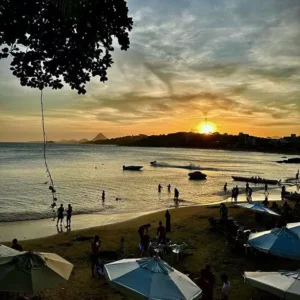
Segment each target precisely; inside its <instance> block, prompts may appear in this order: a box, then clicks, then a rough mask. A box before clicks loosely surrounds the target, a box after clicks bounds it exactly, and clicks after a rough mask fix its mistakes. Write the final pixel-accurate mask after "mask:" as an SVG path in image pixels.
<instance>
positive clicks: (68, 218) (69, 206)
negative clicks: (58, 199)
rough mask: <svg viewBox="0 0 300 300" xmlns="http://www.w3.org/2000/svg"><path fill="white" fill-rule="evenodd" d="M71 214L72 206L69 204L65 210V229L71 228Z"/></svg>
mask: <svg viewBox="0 0 300 300" xmlns="http://www.w3.org/2000/svg"><path fill="white" fill-rule="evenodd" d="M72 212H73V208H72V205H71V204H69V205H68V209H67V226H66V227H69V228H70V227H71V218H72Z"/></svg>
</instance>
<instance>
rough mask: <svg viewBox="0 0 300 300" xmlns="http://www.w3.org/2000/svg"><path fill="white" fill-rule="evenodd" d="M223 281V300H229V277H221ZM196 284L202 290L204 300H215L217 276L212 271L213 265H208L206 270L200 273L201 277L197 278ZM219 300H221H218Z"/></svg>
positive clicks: (224, 275) (223, 275)
mask: <svg viewBox="0 0 300 300" xmlns="http://www.w3.org/2000/svg"><path fill="white" fill-rule="evenodd" d="M221 280H222V282H223V286H222V288H221V297H220V299H221V300H228V295H229V290H230V282H229V280H228V276H227V275H226V274H222V275H221ZM194 281H195V283H196V284H197V285H198V286H199V287H200V288H201V290H202V298H201V299H203V300H213V299H214V287H215V285H216V277H215V274H214V273H213V272H212V270H211V265H209V264H207V265H206V266H205V268H204V269H202V270H201V272H200V277H198V278H195V280H194ZM218 299H219V298H218Z"/></svg>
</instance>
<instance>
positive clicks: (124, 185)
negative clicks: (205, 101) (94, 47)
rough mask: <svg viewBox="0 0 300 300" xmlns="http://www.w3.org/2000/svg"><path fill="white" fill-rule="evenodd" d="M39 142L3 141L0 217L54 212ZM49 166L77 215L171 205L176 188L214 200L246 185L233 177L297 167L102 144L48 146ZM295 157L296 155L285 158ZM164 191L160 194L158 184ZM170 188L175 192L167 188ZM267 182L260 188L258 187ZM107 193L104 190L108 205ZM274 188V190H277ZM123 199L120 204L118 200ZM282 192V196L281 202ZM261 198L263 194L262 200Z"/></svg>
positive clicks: (198, 199)
mask: <svg viewBox="0 0 300 300" xmlns="http://www.w3.org/2000/svg"><path fill="white" fill-rule="evenodd" d="M42 147H43V145H42V144H33V143H0V221H15V220H29V219H41V218H48V217H52V216H53V212H52V210H51V209H50V204H51V203H52V196H51V193H50V190H49V189H48V187H49V184H44V183H45V182H47V181H49V178H48V177H47V174H46V171H45V167H44V161H43V151H42ZM47 157H48V165H49V167H50V170H51V174H52V177H53V179H54V184H55V188H56V191H57V198H58V201H57V203H58V204H60V203H63V204H64V205H65V206H67V204H69V203H71V204H72V206H73V211H74V214H80V213H103V214H109V213H119V212H120V213H121V212H135V211H137V212H140V211H150V210H155V209H164V208H167V207H172V206H174V202H173V191H174V188H175V187H177V188H178V190H179V192H180V199H183V200H184V201H183V202H182V203H181V204H180V205H181V206H182V205H194V204H199V203H212V202H217V201H221V200H223V199H225V198H227V197H229V195H230V193H227V194H226V193H224V192H223V185H224V183H225V182H227V183H228V188H229V189H230V188H231V187H232V186H233V185H236V184H238V185H239V186H240V187H242V186H244V185H245V184H244V183H235V182H233V181H232V179H231V176H232V175H244V176H248V175H249V176H254V175H258V176H261V177H265V178H274V179H285V178H288V177H292V176H294V175H295V173H296V171H297V165H286V164H277V163H276V162H275V161H276V160H278V159H280V158H281V157H282V155H280V154H265V153H256V152H230V151H219V150H199V149H174V148H139V147H117V146H101V145H61V144H49V145H47ZM288 157H292V156H288ZM153 160H156V161H158V162H164V163H169V164H176V165H188V164H195V165H200V167H201V169H202V171H203V172H204V173H206V174H207V180H204V181H191V180H189V177H188V173H189V172H190V171H189V170H185V169H180V168H158V167H152V166H150V161H153ZM132 164H135V165H142V166H144V168H143V169H142V171H140V172H132V171H123V170H122V166H123V165H132ZM159 183H160V184H162V185H163V189H162V192H161V193H160V194H159V193H158V191H157V186H158V184H159ZM169 183H170V184H171V185H172V193H171V194H170V193H168V192H167V185H168V184H169ZM261 188H262V186H258V187H256V190H259V189H261ZM102 190H105V191H106V200H105V203H104V205H103V204H102V200H101V193H102ZM276 192H277V190H276ZM117 197H118V198H121V201H116V200H115V199H116V198H117ZM279 197H280V196H279V194H278V197H277V199H279ZM261 199H263V197H262V198H261Z"/></svg>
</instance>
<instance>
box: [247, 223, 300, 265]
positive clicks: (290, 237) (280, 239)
mask: <svg viewBox="0 0 300 300" xmlns="http://www.w3.org/2000/svg"><path fill="white" fill-rule="evenodd" d="M292 224H293V223H290V224H288V227H284V228H275V229H272V230H267V231H262V232H257V233H252V234H250V236H249V240H248V244H249V245H250V246H252V247H253V248H255V249H257V250H259V251H262V252H265V253H269V254H272V255H276V256H280V257H284V258H290V259H295V260H300V236H299V234H298V233H299V231H300V229H299V227H298V226H294V227H293V226H292ZM298 224H299V223H298ZM289 227H290V228H289ZM297 232H298V233H297Z"/></svg>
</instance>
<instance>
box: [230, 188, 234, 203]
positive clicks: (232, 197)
mask: <svg viewBox="0 0 300 300" xmlns="http://www.w3.org/2000/svg"><path fill="white" fill-rule="evenodd" d="M234 199H235V188H234V187H233V188H232V190H231V202H232V201H233V200H234Z"/></svg>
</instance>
